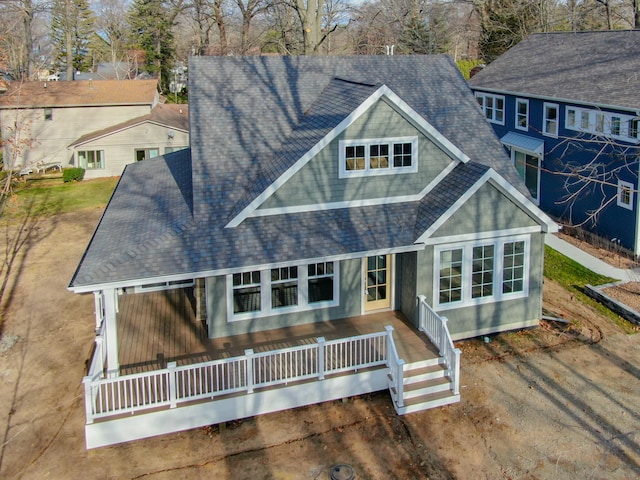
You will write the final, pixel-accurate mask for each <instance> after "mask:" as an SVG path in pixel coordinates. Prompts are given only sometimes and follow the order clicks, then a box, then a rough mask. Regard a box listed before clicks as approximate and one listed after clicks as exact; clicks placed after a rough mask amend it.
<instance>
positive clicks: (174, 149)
mask: <svg viewBox="0 0 640 480" xmlns="http://www.w3.org/2000/svg"><path fill="white" fill-rule="evenodd" d="M185 148H189V147H164V153H173V152H179V151H180V150H184V149H185Z"/></svg>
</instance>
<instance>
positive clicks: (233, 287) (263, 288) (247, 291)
mask: <svg viewBox="0 0 640 480" xmlns="http://www.w3.org/2000/svg"><path fill="white" fill-rule="evenodd" d="M337 277H338V263H337V262H321V263H311V264H306V265H300V266H298V265H291V266H284V267H278V268H271V269H268V270H262V271H260V270H254V271H247V272H241V273H234V274H232V275H228V276H227V292H228V295H227V297H228V300H227V305H228V307H227V311H228V320H229V321H237V320H245V319H251V318H258V317H266V316H269V315H277V314H281V313H283V312H287V313H289V312H297V311H304V310H310V309H315V308H324V307H332V306H335V305H338V300H339V298H338V297H339V295H338V279H337Z"/></svg>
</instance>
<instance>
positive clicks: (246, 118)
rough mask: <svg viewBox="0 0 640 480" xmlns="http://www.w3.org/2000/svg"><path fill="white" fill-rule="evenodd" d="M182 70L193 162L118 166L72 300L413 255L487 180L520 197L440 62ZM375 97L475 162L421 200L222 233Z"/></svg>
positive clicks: (361, 60)
mask: <svg viewBox="0 0 640 480" xmlns="http://www.w3.org/2000/svg"><path fill="white" fill-rule="evenodd" d="M189 71H190V82H191V84H190V88H189V95H190V124H191V127H190V136H191V145H192V147H191V149H190V150H188V151H184V152H177V153H175V154H171V155H166V156H165V157H160V158H155V159H151V160H146V161H144V162H141V163H139V164H134V165H130V166H128V167H127V169H126V170H125V172H124V174H123V176H122V179H121V180H120V183H119V185H118V187H117V189H116V191H115V192H114V195H113V198H112V200H111V202H110V204H109V206H108V207H107V210H106V212H105V214H104V216H103V219H102V220H101V222H100V224H99V226H98V229H97V231H96V233H95V235H94V238H93V239H92V241H91V243H90V245H89V247H88V249H87V252H86V253H85V256H84V258H83V260H82V262H81V263H80V266H79V267H78V270H77V272H76V275H75V276H74V278H73V280H72V282H71V286H72V287H87V286H91V285H97V284H103V283H111V282H116V283H117V282H123V283H126V282H128V281H131V280H135V279H141V278H152V277H157V276H167V275H182V274H189V273H194V272H212V271H216V270H222V269H231V268H241V267H247V266H252V265H259V264H267V263H278V262H287V261H295V260H298V259H305V258H318V257H326V256H331V255H339V254H349V253H356V252H367V251H371V250H377V249H386V248H394V247H401V246H410V245H412V244H413V243H414V242H415V241H416V239H417V238H418V236H419V234H421V233H423V232H424V230H425V229H426V228H428V226H429V225H431V224H432V223H433V222H434V221H435V220H436V219H437V218H439V216H440V215H441V214H442V213H444V212H445V211H446V210H447V209H448V208H449V207H450V206H451V205H452V204H453V203H454V202H455V201H456V200H457V199H458V198H459V197H460V196H461V195H462V194H464V192H466V191H467V190H468V188H469V187H470V186H471V185H473V184H474V183H475V182H476V181H477V180H478V179H479V178H480V177H481V176H482V175H483V174H484V173H485V172H486V171H487V170H488V169H489V168H494V169H495V170H496V171H497V172H498V173H499V174H500V175H502V176H503V177H504V178H505V179H507V181H511V182H512V183H513V184H514V185H516V188H518V189H520V191H521V192H523V193H524V194H525V195H526V188H525V187H524V185H523V184H522V182H521V180H520V178H519V177H518V175H517V172H516V171H515V169H514V168H513V166H512V165H511V163H510V161H509V159H508V157H507V156H506V154H505V153H504V149H503V148H502V146H501V145H500V142H499V141H498V139H497V138H496V137H495V135H494V133H493V130H492V128H491V126H490V125H489V123H488V122H487V120H486V119H485V118H484V115H483V114H482V112H481V111H480V109H479V107H478V105H477V103H476V101H475V99H474V97H473V95H472V93H471V91H470V90H469V88H468V86H467V84H466V82H465V81H464V79H463V78H462V77H461V76H460V74H459V72H458V70H457V68H456V66H455V65H454V64H453V62H452V61H451V59H449V58H448V57H446V56H378V57H365V56H361V57H243V58H235V57H234V58H229V57H198V58H195V59H192V63H191V65H190V69H189ZM381 85H386V86H387V87H389V88H390V89H391V90H392V91H393V92H394V93H396V94H397V95H399V96H400V98H402V99H403V100H404V101H405V102H406V103H408V104H409V106H410V107H411V108H413V109H414V110H415V111H416V112H417V113H418V114H419V115H421V116H422V117H423V118H424V119H425V120H427V121H428V122H429V123H430V124H431V125H433V126H434V127H435V128H436V129H438V130H439V131H440V132H441V133H442V134H443V135H444V136H445V137H447V138H448V139H449V140H450V141H451V142H452V143H453V144H454V145H456V146H457V147H459V148H460V149H461V150H462V151H463V152H464V153H465V154H466V155H468V156H469V157H470V159H471V160H470V161H469V162H468V163H467V164H460V165H458V167H456V168H455V169H454V171H453V172H452V173H450V174H449V176H448V177H447V178H446V179H445V180H444V181H443V183H442V185H439V186H438V187H437V188H435V189H434V190H433V191H432V192H430V193H429V194H428V195H427V196H426V197H425V198H424V199H422V201H415V202H407V203H396V204H389V205H382V206H380V205H378V206H370V207H358V208H348V209H338V210H325V211H312V212H303V213H295V214H287V215H277V216H270V217H249V218H247V219H245V220H244V221H243V222H242V223H240V225H239V226H238V227H236V228H225V225H226V224H227V223H228V221H229V219H230V218H231V217H233V215H234V214H235V213H237V212H238V211H240V210H241V209H242V208H243V207H244V206H245V205H247V203H248V202H250V201H251V200H252V199H253V198H255V195H257V194H259V193H260V192H262V191H263V190H264V188H266V187H267V186H268V185H269V184H270V183H271V182H272V181H273V180H274V179H276V178H278V177H279V176H280V175H281V174H282V173H283V172H284V171H286V169H287V168H288V167H289V166H291V165H292V164H293V163H294V162H295V161H296V160H297V159H298V158H300V156H302V155H303V154H304V153H305V152H306V151H307V150H308V149H309V148H310V147H311V146H313V145H314V144H315V143H317V141H318V140H319V139H321V138H323V136H324V135H326V134H327V133H329V132H330V131H331V129H332V128H334V127H335V126H336V125H338V124H339V123H340V122H341V121H342V119H344V118H345V117H346V116H347V115H348V114H349V113H351V112H352V111H353V110H354V109H355V108H356V107H357V106H359V105H360V104H361V103H362V102H363V101H364V100H365V99H366V98H368V97H369V96H370V95H371V94H372V93H373V92H375V91H376V90H377V89H378V88H379V86H381ZM191 195H192V196H191Z"/></svg>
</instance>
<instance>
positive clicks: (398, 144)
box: [338, 137, 418, 178]
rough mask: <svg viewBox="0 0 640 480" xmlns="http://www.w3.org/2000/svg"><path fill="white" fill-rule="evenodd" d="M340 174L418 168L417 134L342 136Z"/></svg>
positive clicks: (391, 171)
mask: <svg viewBox="0 0 640 480" xmlns="http://www.w3.org/2000/svg"><path fill="white" fill-rule="evenodd" d="M338 148H339V149H340V178H345V177H358V176H367V175H389V174H394V173H409V172H416V171H417V170H418V137H397V138H384V139H380V138H378V139H367V140H341V141H340V142H339V147H338Z"/></svg>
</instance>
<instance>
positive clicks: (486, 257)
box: [434, 236, 529, 310]
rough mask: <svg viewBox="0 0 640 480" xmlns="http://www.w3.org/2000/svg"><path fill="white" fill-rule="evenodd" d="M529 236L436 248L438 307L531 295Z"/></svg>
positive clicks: (435, 272) (436, 294)
mask: <svg viewBox="0 0 640 480" xmlns="http://www.w3.org/2000/svg"><path fill="white" fill-rule="evenodd" d="M528 259H529V237H527V236H517V237H509V238H500V239H494V240H486V241H483V242H467V243H460V244H457V245H441V246H439V247H436V249H435V263H436V268H435V271H434V274H435V279H434V281H435V283H434V285H435V291H434V299H435V302H434V303H435V306H436V308H437V309H438V310H445V309H448V308H457V307H461V306H467V305H475V304H478V303H491V302H498V301H502V300H507V299H509V298H519V297H524V296H526V295H527V294H528V277H529V260H528Z"/></svg>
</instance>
